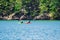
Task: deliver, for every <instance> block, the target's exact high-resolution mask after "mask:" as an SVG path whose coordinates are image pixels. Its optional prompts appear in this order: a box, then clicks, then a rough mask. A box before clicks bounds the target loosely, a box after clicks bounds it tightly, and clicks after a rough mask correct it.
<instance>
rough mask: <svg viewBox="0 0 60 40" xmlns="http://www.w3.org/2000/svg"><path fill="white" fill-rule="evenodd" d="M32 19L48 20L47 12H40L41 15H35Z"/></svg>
mask: <svg viewBox="0 0 60 40" xmlns="http://www.w3.org/2000/svg"><path fill="white" fill-rule="evenodd" d="M34 19H37V20H40V19H41V20H49V19H50V17H49V16H48V15H47V14H42V15H38V16H36V17H35V18H34Z"/></svg>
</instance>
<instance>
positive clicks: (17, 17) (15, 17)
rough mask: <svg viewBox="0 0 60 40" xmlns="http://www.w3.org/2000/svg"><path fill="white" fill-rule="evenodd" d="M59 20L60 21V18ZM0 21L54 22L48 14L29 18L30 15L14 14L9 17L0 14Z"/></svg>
mask: <svg viewBox="0 0 60 40" xmlns="http://www.w3.org/2000/svg"><path fill="white" fill-rule="evenodd" d="M57 19H58V20H60V18H57ZM0 20H53V18H52V17H50V15H49V14H46V13H45V14H41V15H38V16H30V15H29V16H28V15H22V14H15V13H12V14H10V15H8V16H6V15H1V14H0Z"/></svg>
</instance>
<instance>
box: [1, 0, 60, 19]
mask: <svg viewBox="0 0 60 40" xmlns="http://www.w3.org/2000/svg"><path fill="white" fill-rule="evenodd" d="M0 20H60V0H0Z"/></svg>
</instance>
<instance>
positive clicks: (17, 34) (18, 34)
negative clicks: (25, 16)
mask: <svg viewBox="0 0 60 40" xmlns="http://www.w3.org/2000/svg"><path fill="white" fill-rule="evenodd" d="M20 22H21V21H17V20H15V21H14V20H11V21H6V20H4V21H3V20H0V40H60V21H57V20H52V21H51V20H35V21H34V20H32V21H31V23H30V24H25V22H26V21H23V22H24V23H22V24H21V23H20Z"/></svg>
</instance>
